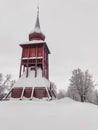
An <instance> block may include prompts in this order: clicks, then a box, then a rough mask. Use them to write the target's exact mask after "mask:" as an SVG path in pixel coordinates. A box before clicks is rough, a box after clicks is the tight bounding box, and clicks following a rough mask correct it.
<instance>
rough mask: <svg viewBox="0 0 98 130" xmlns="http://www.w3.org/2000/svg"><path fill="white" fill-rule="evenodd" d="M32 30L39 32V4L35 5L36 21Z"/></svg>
mask: <svg viewBox="0 0 98 130" xmlns="http://www.w3.org/2000/svg"><path fill="white" fill-rule="evenodd" d="M34 32H38V33H39V32H41V29H40V22H39V5H38V6H37V19H36V23H35V28H34Z"/></svg>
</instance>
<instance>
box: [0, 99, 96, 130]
mask: <svg viewBox="0 0 98 130" xmlns="http://www.w3.org/2000/svg"><path fill="white" fill-rule="evenodd" d="M60 101H61V102H60ZM64 101H65V103H64ZM68 101H69V102H70V103H68ZM0 129H1V130H98V106H96V105H93V104H88V103H79V102H75V101H74V102H73V101H72V100H70V99H68V98H66V99H64V100H59V102H58V103H57V101H50V102H49V101H42V100H32V101H4V102H0Z"/></svg>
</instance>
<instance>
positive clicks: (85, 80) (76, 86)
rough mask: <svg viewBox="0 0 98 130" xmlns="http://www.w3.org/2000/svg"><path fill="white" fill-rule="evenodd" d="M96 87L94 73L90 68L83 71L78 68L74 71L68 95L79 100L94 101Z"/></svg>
mask: <svg viewBox="0 0 98 130" xmlns="http://www.w3.org/2000/svg"><path fill="white" fill-rule="evenodd" d="M94 87H95V84H94V81H93V79H92V75H90V74H89V72H88V70H86V71H85V72H82V71H81V69H76V70H74V71H73V72H72V77H71V79H70V85H69V87H68V91H67V95H68V96H69V97H71V98H72V99H74V100H77V101H81V102H85V101H87V102H92V98H93V96H92V95H93V94H94V93H93V92H94Z"/></svg>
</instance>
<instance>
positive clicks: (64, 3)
mask: <svg viewBox="0 0 98 130" xmlns="http://www.w3.org/2000/svg"><path fill="white" fill-rule="evenodd" d="M37 3H39V6H40V24H41V30H42V32H43V33H44V34H45V35H46V41H47V44H48V47H49V49H50V51H51V55H50V61H49V62H50V80H51V81H53V82H55V84H56V85H57V87H58V88H67V86H68V82H69V78H70V76H71V72H72V70H73V69H76V68H81V69H82V70H86V69H88V70H89V72H90V73H91V74H92V75H93V77H94V79H95V81H96V83H98V0H39V2H38V0H0V72H1V73H4V74H7V73H10V74H12V76H13V78H15V79H17V78H18V74H19V66H20V57H21V48H20V47H19V44H21V43H23V42H26V41H28V34H29V32H31V31H32V30H33V28H34V25H35V20H36V12H37Z"/></svg>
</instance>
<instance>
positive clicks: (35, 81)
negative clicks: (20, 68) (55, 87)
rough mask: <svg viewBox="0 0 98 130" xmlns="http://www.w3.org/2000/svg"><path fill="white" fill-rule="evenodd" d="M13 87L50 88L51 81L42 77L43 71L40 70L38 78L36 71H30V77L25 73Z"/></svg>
mask: <svg viewBox="0 0 98 130" xmlns="http://www.w3.org/2000/svg"><path fill="white" fill-rule="evenodd" d="M13 87H50V81H49V80H47V79H46V78H44V77H42V70H41V69H40V68H38V70H37V77H35V71H34V70H32V71H31V70H29V74H28V77H26V72H24V73H23V75H22V76H21V77H20V78H19V80H18V81H17V82H16V83H15V85H14V86H13Z"/></svg>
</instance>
